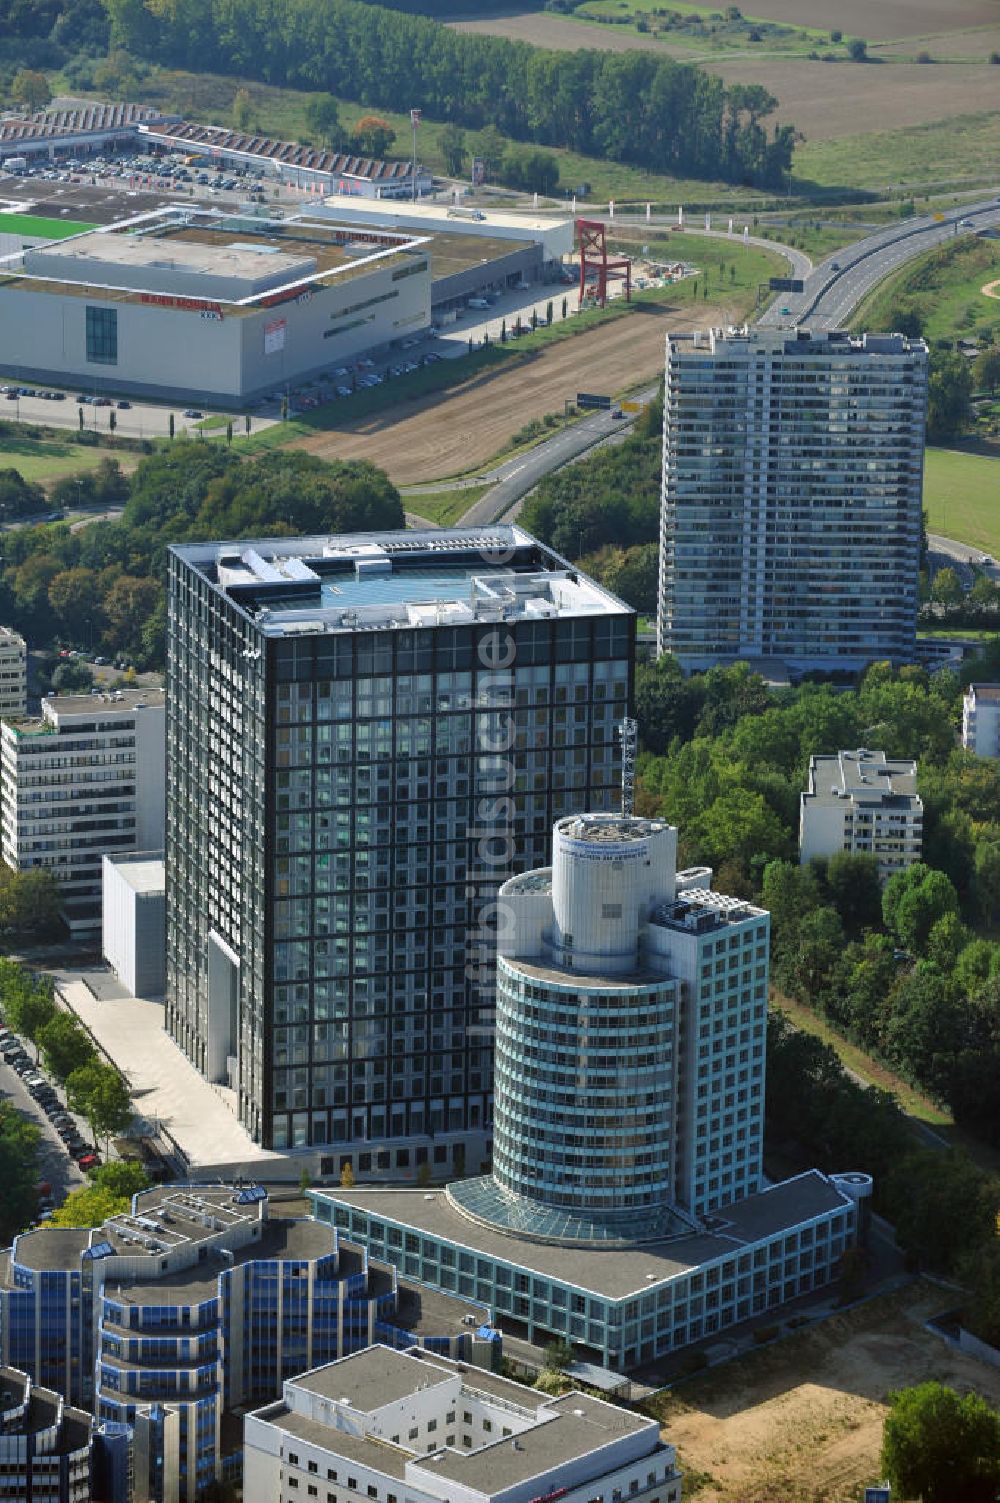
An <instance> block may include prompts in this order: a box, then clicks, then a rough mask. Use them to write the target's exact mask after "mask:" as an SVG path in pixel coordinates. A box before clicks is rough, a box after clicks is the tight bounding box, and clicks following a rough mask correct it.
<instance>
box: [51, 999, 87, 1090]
mask: <svg viewBox="0 0 1000 1503" xmlns="http://www.w3.org/2000/svg"><path fill="white" fill-rule="evenodd" d="M37 1042H38V1047H39V1049H40V1050H41V1051H42V1056H43V1058H44V1060H45V1064H46V1068H47V1069H48V1071H49V1073H50V1074H52V1075H54V1076H55V1077H56V1079H57V1080H65V1079H66V1078H67V1076H69V1075H72V1073H73V1071H74V1070H79V1069H80V1068H82V1066H84V1065H89V1064H90V1062H91V1061H92V1060H93V1059H94V1058H95V1057H96V1056H95V1054H94V1046H93V1044H92V1043H91V1042H90V1040H89V1038H88V1037H87V1035H86V1034H85V1033H84V1031H83V1029H82V1028H81V1027H80V1025H79V1023H78V1022H77V1021H76V1019H75V1018H74V1017H72V1016H71V1014H70V1013H68V1012H57V1013H55V1014H53V1016H52V1017H51V1018H50V1019H49V1021H48V1022H47V1023H46V1024H45V1025H44V1026H43V1027H42V1028H40V1029H39V1030H38V1039H37Z"/></svg>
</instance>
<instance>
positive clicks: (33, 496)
mask: <svg viewBox="0 0 1000 1503" xmlns="http://www.w3.org/2000/svg"><path fill="white" fill-rule="evenodd" d="M44 508H45V492H44V491H43V490H42V487H41V486H40V485H33V484H32V483H31V482H30V481H28V480H25V479H24V477H23V476H22V475H21V473H20V471H18V470H0V521H3V522H10V521H14V520H16V519H17V518H18V517H30V516H33V515H35V516H37V514H38V513H39V512H40V511H43V510H44Z"/></svg>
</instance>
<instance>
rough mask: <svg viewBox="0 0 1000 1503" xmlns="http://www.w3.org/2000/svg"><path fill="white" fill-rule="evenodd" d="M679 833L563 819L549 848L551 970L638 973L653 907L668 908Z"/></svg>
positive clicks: (646, 825) (606, 818)
mask: <svg viewBox="0 0 1000 1503" xmlns="http://www.w3.org/2000/svg"><path fill="white" fill-rule="evenodd" d="M676 865H677V831H676V830H675V829H674V828H673V827H672V826H671V825H668V824H666V823H665V822H663V821H662V820H652V819H636V818H634V817H632V816H623V815H620V814H577V815H571V816H569V817H568V818H566V819H561V820H559V821H558V823H557V824H556V827H555V830H554V832H553V843H552V932H551V948H552V958H553V961H554V963H555V964H557V965H560V966H565V967H566V968H567V969H570V970H574V971H581V972H587V973H592V974H595V975H615V974H621V973H625V972H628V971H632V970H634V969H635V967H636V964H637V961H638V952H639V934H640V930H641V928H642V925H643V924H644V923H645V922H646V920H647V918H648V916H649V911H650V907H651V906H652V904H653V902H654V901H656V902H660V903H663V902H672V901H673V898H674V894H675V886H676Z"/></svg>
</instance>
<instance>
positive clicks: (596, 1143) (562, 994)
mask: <svg viewBox="0 0 1000 1503" xmlns="http://www.w3.org/2000/svg"><path fill="white" fill-rule="evenodd" d="M675 850H676V832H675V831H674V830H673V829H672V828H671V827H670V826H668V825H666V824H664V823H661V822H659V821H654V820H643V819H635V818H630V817H629V818H623V817H622V816H620V815H607V814H587V815H581V816H577V817H574V818H570V819H564V820H560V822H559V823H558V824H557V825H556V828H555V832H554V841H553V858H552V868H551V871H537V872H528V873H526V874H525V875H524V876H522V877H514V878H513V879H512V880H511V881H509V882H507V883H505V885H504V886H503V887H502V888H501V890H500V901H501V903H503V902H504V901H505V900H506V901H507V903H508V904H509V907H510V912H511V920H512V921H511V923H510V925H509V932H510V935H511V937H510V938H509V939H508V940H506V941H505V942H504V943H503V944H502V946H501V948H502V950H503V951H504V952H505V953H502V954H501V955H500V956H499V958H498V962H497V1013H496V1020H497V1032H496V1068H495V1077H494V1098H495V1105H494V1121H493V1175H492V1177H491V1178H489V1179H481V1180H471V1181H465V1182H462V1183H460V1184H458V1185H452V1186H451V1187H450V1189H449V1194H450V1195H451V1197H452V1199H453V1201H454V1202H455V1203H456V1204H457V1205H458V1206H459V1208H460V1209H462V1210H464V1211H465V1212H466V1213H467V1214H469V1215H473V1216H475V1217H477V1219H483V1220H487V1221H491V1222H493V1223H494V1224H497V1223H499V1224H502V1225H504V1226H506V1227H507V1228H508V1229H510V1230H516V1231H517V1232H519V1233H520V1234H522V1235H524V1234H526V1235H532V1234H533V1235H536V1236H540V1237H544V1238H546V1239H552V1240H570V1241H586V1242H608V1241H619V1240H620V1241H635V1240H636V1239H637V1238H641V1237H643V1236H658V1237H662V1236H664V1235H670V1234H671V1233H673V1232H675V1231H678V1230H681V1229H683V1227H682V1226H681V1225H680V1224H679V1218H678V1216H677V1214H676V1212H675V1211H674V1210H673V1208H672V1205H671V1199H672V1186H673V1178H674V1156H675V1144H674V1141H673V1128H672V1124H673V1121H674V1106H675V1094H676V1069H677V1055H678V1038H677V1029H678V997H679V989H680V982H679V981H678V979H677V978H676V977H674V976H669V975H664V974H663V972H662V970H660V971H659V972H656V971H653V970H652V969H650V968H648V967H647V966H646V964H645V962H644V959H643V955H642V946H641V938H642V932H643V928H644V926H645V923H646V921H647V919H648V916H649V912H650V909H651V907H652V906H653V904H654V903H656V902H663V901H665V900H669V899H671V898H672V897H673V895H674V887H675Z"/></svg>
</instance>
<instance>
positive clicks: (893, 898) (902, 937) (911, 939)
mask: <svg viewBox="0 0 1000 1503" xmlns="http://www.w3.org/2000/svg"><path fill="white" fill-rule="evenodd" d="M957 912H958V894H957V893H956V891H955V888H954V886H953V884H952V883H951V882H950V881H949V879H948V878H947V877H946V876H945V874H944V872H940V871H932V869H931V868H930V867H929V866H926V865H925V864H924V862H922V861H916V862H914V864H913V865H912V866H909V867H907V868H906V870H905V871H901V872H896V873H895V874H894V875H893V876H892V877H890V878H889V880H888V882H887V883H886V885H885V892H884V893H883V894H882V917H883V919H884V920H885V926H886V928H887V929H889V930H890V931H891V932H892V933H893V934H895V936H896V938H897V939H898V940H899V943H900V944H901V945H902V946H903V947H904V948H905V949H908V950H916V951H918V952H920V953H922V952H923V950H924V946H925V945H926V943H927V937H928V935H929V934H930V932H931V929H932V928H933V926H934V925H935V924H936V923H937V921H938V919H941V918H944V916H945V914H946V913H957Z"/></svg>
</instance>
